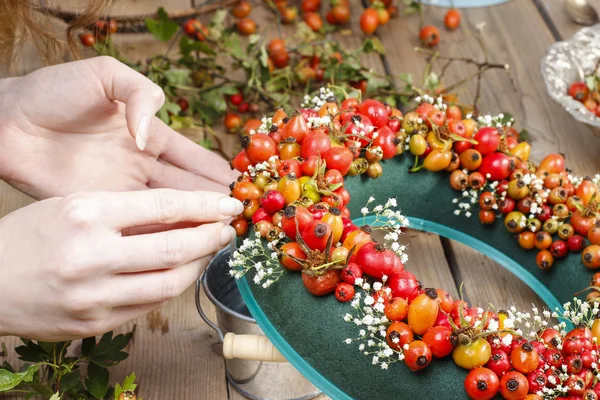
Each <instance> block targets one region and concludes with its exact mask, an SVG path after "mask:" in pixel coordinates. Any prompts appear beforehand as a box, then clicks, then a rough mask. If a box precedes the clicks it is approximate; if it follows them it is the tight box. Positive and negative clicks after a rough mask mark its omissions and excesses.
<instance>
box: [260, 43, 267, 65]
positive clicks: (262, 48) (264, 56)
mask: <svg viewBox="0 0 600 400" xmlns="http://www.w3.org/2000/svg"><path fill="white" fill-rule="evenodd" d="M259 60H260V64H261V65H262V66H263V67H268V66H269V54H268V53H267V48H266V47H265V45H264V44H263V45H262V46H260V58H259Z"/></svg>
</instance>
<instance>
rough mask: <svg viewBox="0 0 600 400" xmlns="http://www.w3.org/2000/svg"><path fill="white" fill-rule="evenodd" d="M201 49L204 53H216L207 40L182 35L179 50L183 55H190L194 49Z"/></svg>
mask: <svg viewBox="0 0 600 400" xmlns="http://www.w3.org/2000/svg"><path fill="white" fill-rule="evenodd" d="M196 50H197V51H199V52H201V53H204V54H208V55H211V56H214V55H215V54H216V53H215V51H214V50H213V49H212V48H211V47H210V45H209V44H208V43H206V42H201V41H199V40H194V39H190V38H189V37H187V36H182V37H181V40H180V41H179V51H181V54H182V55H183V56H188V55H190V53H191V52H192V51H196Z"/></svg>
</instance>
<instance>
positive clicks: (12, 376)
mask: <svg viewBox="0 0 600 400" xmlns="http://www.w3.org/2000/svg"><path fill="white" fill-rule="evenodd" d="M38 369H40V366H39V365H37V364H34V365H30V366H29V367H28V368H27V369H26V370H25V371H23V372H18V373H14V372H10V371H8V370H6V369H0V392H6V391H7V390H10V389H12V388H14V387H16V386H18V385H19V384H20V383H21V382H31V381H32V380H33V375H34V374H35V372H36V371H37V370H38Z"/></svg>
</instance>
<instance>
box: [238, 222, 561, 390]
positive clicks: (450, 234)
mask: <svg viewBox="0 0 600 400" xmlns="http://www.w3.org/2000/svg"><path fill="white" fill-rule="evenodd" d="M407 218H408V220H409V223H410V226H409V227H410V228H411V229H416V230H419V231H424V232H430V233H435V234H437V235H440V236H443V237H446V238H448V239H451V240H456V241H457V242H460V243H463V244H464V245H466V246H469V247H471V248H472V249H475V250H477V251H479V252H481V253H482V254H484V255H486V256H487V257H489V258H491V259H492V260H494V261H496V262H497V263H498V264H500V265H502V266H503V267H504V268H506V269H507V270H508V271H510V272H511V273H512V274H513V275H515V276H516V277H517V278H519V279H520V280H521V281H523V282H525V284H526V285H527V286H529V287H530V288H531V289H532V290H533V291H534V292H535V293H536V294H537V295H538V296H539V297H540V298H541V299H542V301H544V303H546V305H547V306H548V307H549V308H550V310H552V311H554V310H555V309H557V308H558V309H559V310H562V309H563V308H562V305H561V304H560V302H559V301H558V299H557V298H556V297H555V296H554V295H553V294H552V293H551V292H550V291H549V290H548V289H547V288H546V287H545V286H544V285H543V284H542V283H541V282H540V281H539V280H537V279H536V278H535V277H534V276H533V275H532V274H530V273H529V272H528V271H526V270H525V269H524V268H522V267H521V266H520V265H519V264H517V263H516V262H515V261H513V260H512V259H511V258H509V257H508V256H506V255H505V254H503V253H501V252H500V251H498V250H496V249H495V248H493V247H492V246H490V245H488V244H485V243H483V242H481V241H479V240H477V239H476V238H474V237H471V236H469V235H467V234H464V233H462V232H459V231H456V230H454V229H451V228H448V227H447V226H444V225H441V224H438V223H435V222H431V221H427V220H424V219H421V218H413V217H407ZM374 221H375V217H374V216H366V217H365V218H364V219H363V218H362V217H361V218H356V219H354V222H355V223H359V224H364V223H366V224H373V222H374ZM237 285H238V288H239V290H240V293H241V295H242V298H243V299H244V302H245V303H246V306H247V307H248V310H249V311H250V313H251V314H252V316H253V317H254V319H255V321H256V323H257V324H258V326H259V327H260V328H261V329H262V330H263V332H264V333H265V335H266V336H267V337H268V338H269V340H270V341H271V343H273V345H274V346H275V347H276V348H277V350H279V352H280V353H281V354H282V355H283V356H284V357H285V358H286V360H287V361H288V362H290V364H292V365H293V366H294V367H295V368H296V369H297V370H298V371H299V372H300V373H301V374H302V375H304V377H306V379H308V380H309V381H310V382H311V383H312V384H313V385H315V386H316V387H317V388H319V389H320V390H321V391H323V393H325V394H326V395H327V396H329V397H331V398H332V399H336V400H337V399H339V400H352V397H350V396H348V394H346V393H345V392H344V391H342V390H341V389H340V388H338V387H337V386H336V385H334V384H333V383H331V382H330V381H329V380H328V379H327V378H325V377H324V376H323V375H321V373H319V372H318V371H317V370H316V369H315V368H314V367H313V366H312V365H310V364H309V363H308V362H307V361H306V360H305V359H304V358H302V356H301V355H300V354H298V352H296V350H294V348H293V347H292V346H291V345H290V344H289V343H288V342H287V341H286V340H285V339H284V337H283V336H282V335H281V334H280V333H279V331H277V329H276V328H275V326H274V325H273V324H272V323H271V321H270V320H269V318H268V317H267V316H266V315H265V314H264V312H263V311H262V309H261V307H260V306H259V305H258V303H257V302H256V300H255V298H254V296H253V295H252V291H251V290H250V286H249V284H248V280H247V279H246V277H243V278H242V279H239V280H238V281H237ZM571 327H572V326H571V324H568V326H567V328H568V329H570V328H571Z"/></svg>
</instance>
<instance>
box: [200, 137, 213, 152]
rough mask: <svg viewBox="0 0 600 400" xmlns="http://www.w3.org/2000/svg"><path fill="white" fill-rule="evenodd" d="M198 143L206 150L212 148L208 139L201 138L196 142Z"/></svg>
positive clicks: (211, 143)
mask: <svg viewBox="0 0 600 400" xmlns="http://www.w3.org/2000/svg"><path fill="white" fill-rule="evenodd" d="M198 144H199V145H200V146H202V147H204V148H205V149H206V150H212V148H213V142H211V141H210V139H202V140H201V141H199V142H198Z"/></svg>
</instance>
